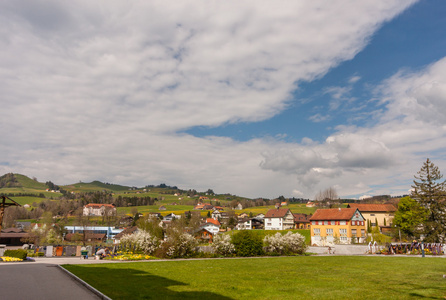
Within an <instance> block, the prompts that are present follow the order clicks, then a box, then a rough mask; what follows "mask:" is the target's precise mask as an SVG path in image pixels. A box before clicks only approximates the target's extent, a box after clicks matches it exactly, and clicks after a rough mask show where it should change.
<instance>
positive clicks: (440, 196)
mask: <svg viewBox="0 0 446 300" xmlns="http://www.w3.org/2000/svg"><path fill="white" fill-rule="evenodd" d="M417 174H418V175H415V176H414V177H415V179H416V180H414V181H413V183H414V185H412V188H413V192H412V197H413V198H414V199H415V200H416V201H417V202H418V203H419V204H420V205H421V206H423V207H424V208H426V209H428V210H429V214H428V216H427V219H426V221H425V222H424V224H423V227H424V228H423V229H424V230H423V231H424V235H425V240H426V242H436V243H438V242H440V243H442V242H444V241H445V240H446V239H445V233H446V229H445V228H446V215H445V213H446V199H445V196H446V182H445V181H441V178H442V177H443V175H442V174H441V173H440V170H439V169H438V167H437V166H435V165H434V164H433V163H432V162H431V161H430V160H429V158H428V159H426V162H425V163H424V164H423V166H422V167H421V169H420V171H418V172H417Z"/></svg>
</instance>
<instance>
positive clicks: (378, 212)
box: [347, 203, 397, 229]
mask: <svg viewBox="0 0 446 300" xmlns="http://www.w3.org/2000/svg"><path fill="white" fill-rule="evenodd" d="M347 207H348V208H357V209H359V211H360V212H361V214H362V215H363V217H364V218H365V219H366V221H367V223H368V221H370V225H371V226H372V227H375V226H379V227H380V228H381V229H382V227H384V226H386V227H387V226H392V222H393V216H394V215H395V212H396V211H397V208H396V207H395V206H393V205H392V204H356V203H351V204H349V205H347ZM366 225H367V226H368V224H366ZM367 229H368V227H367Z"/></svg>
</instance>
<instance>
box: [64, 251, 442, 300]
mask: <svg viewBox="0 0 446 300" xmlns="http://www.w3.org/2000/svg"><path fill="white" fill-rule="evenodd" d="M444 262H445V261H444V258H438V257H429V258H421V257H388V256H385V257H381V256H297V257H266V258H237V259H205V260H170V261H151V262H135V263H117V264H92V265H65V266H63V267H64V268H66V269H67V270H69V271H70V272H72V273H74V274H75V275H77V276H79V277H80V278H81V279H83V280H85V281H86V282H88V283H89V284H90V285H92V286H93V287H95V288H96V289H98V290H100V291H101V292H103V293H105V294H106V295H107V296H109V297H111V298H112V299H420V298H429V299H444V298H445V297H446V279H444V278H443V274H445V273H446V267H445V264H444Z"/></svg>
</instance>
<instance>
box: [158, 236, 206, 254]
mask: <svg viewBox="0 0 446 300" xmlns="http://www.w3.org/2000/svg"><path fill="white" fill-rule="evenodd" d="M197 245H198V242H197V240H196V239H195V238H194V237H193V236H192V235H190V234H188V233H185V232H183V233H180V234H175V235H170V236H168V238H167V239H166V240H165V241H163V244H162V248H164V249H165V255H166V256H167V257H171V258H178V257H188V256H191V255H192V254H194V253H195V248H196V247H197Z"/></svg>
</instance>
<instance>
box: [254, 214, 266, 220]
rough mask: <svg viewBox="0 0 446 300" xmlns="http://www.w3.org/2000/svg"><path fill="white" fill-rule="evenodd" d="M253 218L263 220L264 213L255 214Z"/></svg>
mask: <svg viewBox="0 0 446 300" xmlns="http://www.w3.org/2000/svg"><path fill="white" fill-rule="evenodd" d="M254 218H256V219H258V220H263V219H264V218H265V214H262V213H260V214H257V215H256V216H255V217H254Z"/></svg>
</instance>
